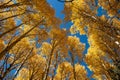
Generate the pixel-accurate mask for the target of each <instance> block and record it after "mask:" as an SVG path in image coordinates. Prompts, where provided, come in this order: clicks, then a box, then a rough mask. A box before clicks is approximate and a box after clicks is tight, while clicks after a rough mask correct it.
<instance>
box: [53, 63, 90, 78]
mask: <svg viewBox="0 0 120 80" xmlns="http://www.w3.org/2000/svg"><path fill="white" fill-rule="evenodd" d="M72 70H73V67H72V65H71V64H70V63H69V62H63V63H61V64H59V65H58V68H57V74H56V76H55V80H61V79H69V80H74V77H73V75H74V73H73V71H72ZM75 74H76V76H75V77H76V80H79V79H81V80H88V79H87V77H86V74H87V72H86V70H85V68H84V67H83V66H81V65H80V64H75Z"/></svg>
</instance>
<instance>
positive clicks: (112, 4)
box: [99, 0, 120, 17]
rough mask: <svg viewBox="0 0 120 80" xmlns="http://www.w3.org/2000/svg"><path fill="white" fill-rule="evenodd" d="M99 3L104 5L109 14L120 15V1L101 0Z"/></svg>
mask: <svg viewBox="0 0 120 80" xmlns="http://www.w3.org/2000/svg"><path fill="white" fill-rule="evenodd" d="M99 5H100V6H102V7H103V8H104V9H105V10H107V13H108V15H109V16H111V17H112V16H116V15H117V16H118V17H120V15H119V13H118V11H119V9H120V3H119V1H117V0H109V1H108V0H99Z"/></svg>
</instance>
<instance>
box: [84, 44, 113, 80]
mask: <svg viewBox="0 0 120 80" xmlns="http://www.w3.org/2000/svg"><path fill="white" fill-rule="evenodd" d="M105 58H106V60H104V59H105ZM85 61H86V63H87V64H88V67H89V69H90V70H91V71H93V72H94V74H93V76H92V77H94V78H96V79H98V80H102V79H104V78H103V77H102V76H103V75H104V76H106V77H107V78H108V79H110V76H109V74H108V72H107V70H108V69H110V68H111V66H112V65H111V64H110V62H109V59H108V61H107V57H105V53H104V52H103V51H101V50H99V48H96V46H91V47H90V48H89V49H88V53H87V54H86V58H85Z"/></svg>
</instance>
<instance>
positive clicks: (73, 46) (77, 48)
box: [67, 36, 85, 57]
mask: <svg viewBox="0 0 120 80" xmlns="http://www.w3.org/2000/svg"><path fill="white" fill-rule="evenodd" d="M67 44H68V49H69V50H70V52H71V53H72V54H73V55H77V56H79V57H82V52H83V51H84V47H85V46H84V44H82V43H80V40H79V38H77V37H76V36H68V41H67Z"/></svg>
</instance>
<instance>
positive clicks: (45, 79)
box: [43, 45, 54, 80]
mask: <svg viewBox="0 0 120 80" xmlns="http://www.w3.org/2000/svg"><path fill="white" fill-rule="evenodd" d="M53 46H54V45H53ZM53 51H54V47H52V50H51V53H50V59H49V61H48V66H47V70H46V73H45V76H44V79H43V80H47V77H48V74H49V69H50V65H51V60H52V55H53Z"/></svg>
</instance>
